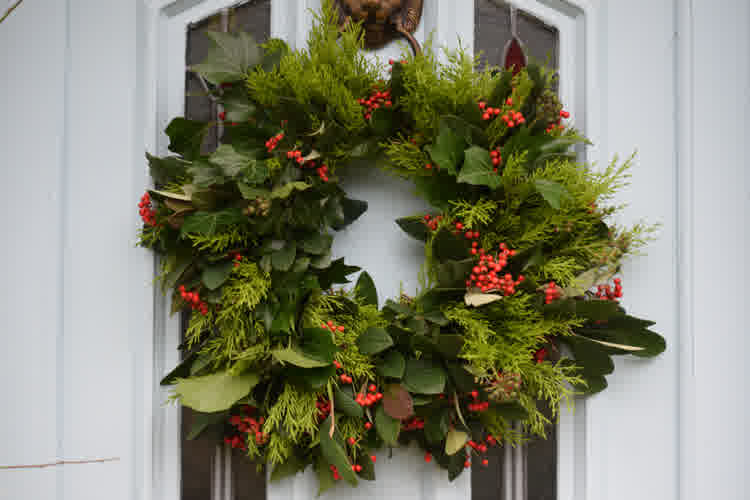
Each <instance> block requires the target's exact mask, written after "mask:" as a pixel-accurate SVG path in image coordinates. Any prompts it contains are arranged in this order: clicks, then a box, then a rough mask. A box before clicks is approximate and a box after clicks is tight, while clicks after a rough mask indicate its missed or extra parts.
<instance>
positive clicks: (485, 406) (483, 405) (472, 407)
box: [467, 391, 490, 412]
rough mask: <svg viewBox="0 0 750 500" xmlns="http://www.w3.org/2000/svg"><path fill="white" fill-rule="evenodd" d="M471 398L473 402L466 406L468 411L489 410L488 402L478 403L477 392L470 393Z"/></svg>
mask: <svg viewBox="0 0 750 500" xmlns="http://www.w3.org/2000/svg"><path fill="white" fill-rule="evenodd" d="M470 395H471V398H472V399H473V400H474V402H473V403H469V404H468V405H467V408H469V411H478V412H482V411H487V410H489V408H490V403H489V401H479V392H478V391H471V393H470Z"/></svg>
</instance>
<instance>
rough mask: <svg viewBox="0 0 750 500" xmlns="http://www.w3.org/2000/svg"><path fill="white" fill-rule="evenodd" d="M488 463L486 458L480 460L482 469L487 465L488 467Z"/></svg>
mask: <svg viewBox="0 0 750 500" xmlns="http://www.w3.org/2000/svg"><path fill="white" fill-rule="evenodd" d="M489 463H490V461H489V460H487V459H486V458H485V459H484V460H482V465H483V466H484V467H487V465H489Z"/></svg>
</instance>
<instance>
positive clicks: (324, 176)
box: [312, 163, 328, 182]
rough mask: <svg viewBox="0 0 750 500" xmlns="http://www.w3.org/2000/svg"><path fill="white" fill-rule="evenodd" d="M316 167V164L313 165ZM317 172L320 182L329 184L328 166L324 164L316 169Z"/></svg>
mask: <svg viewBox="0 0 750 500" xmlns="http://www.w3.org/2000/svg"><path fill="white" fill-rule="evenodd" d="M312 166H313V167H314V166H315V163H313V165H312ZM315 171H316V172H317V173H318V177H320V180H321V181H323V182H328V165H326V164H323V165H321V166H319V167H318V168H316V169H315Z"/></svg>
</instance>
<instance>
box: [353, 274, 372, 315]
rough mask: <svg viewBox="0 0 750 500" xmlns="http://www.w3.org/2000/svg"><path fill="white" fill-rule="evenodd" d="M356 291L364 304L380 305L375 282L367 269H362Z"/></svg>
mask: <svg viewBox="0 0 750 500" xmlns="http://www.w3.org/2000/svg"><path fill="white" fill-rule="evenodd" d="M354 293H355V294H356V296H357V298H358V299H359V300H360V301H361V302H362V304H364V305H372V306H375V307H377V306H378V292H377V290H376V289H375V282H374V281H373V280H372V276H370V275H369V274H368V273H367V271H362V273H361V274H360V275H359V278H358V279H357V284H356V285H355V286H354Z"/></svg>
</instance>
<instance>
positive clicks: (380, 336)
mask: <svg viewBox="0 0 750 500" xmlns="http://www.w3.org/2000/svg"><path fill="white" fill-rule="evenodd" d="M392 345H393V339H392V338H391V336H390V335H388V332H386V331H385V330H383V329H382V328H379V327H376V326H371V327H370V328H368V329H367V330H365V331H364V333H362V335H360V336H359V338H358V339H357V348H358V349H359V352H361V353H362V354H364V355H365V356H371V355H373V354H377V353H379V352H382V351H385V350H386V349H388V348H389V347H391V346H392Z"/></svg>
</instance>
